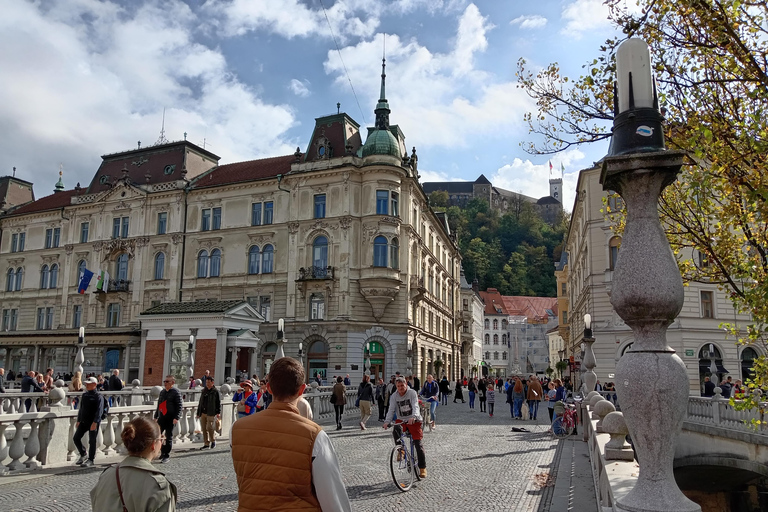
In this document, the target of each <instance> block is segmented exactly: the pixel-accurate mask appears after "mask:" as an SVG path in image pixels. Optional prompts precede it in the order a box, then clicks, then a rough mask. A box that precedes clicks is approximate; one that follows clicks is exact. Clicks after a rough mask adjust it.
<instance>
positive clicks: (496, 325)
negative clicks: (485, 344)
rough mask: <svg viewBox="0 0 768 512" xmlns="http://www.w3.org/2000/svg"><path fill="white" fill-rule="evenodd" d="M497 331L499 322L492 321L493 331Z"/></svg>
mask: <svg viewBox="0 0 768 512" xmlns="http://www.w3.org/2000/svg"><path fill="white" fill-rule="evenodd" d="M498 329H499V321H498V320H494V321H493V330H494V331H496V330H498Z"/></svg>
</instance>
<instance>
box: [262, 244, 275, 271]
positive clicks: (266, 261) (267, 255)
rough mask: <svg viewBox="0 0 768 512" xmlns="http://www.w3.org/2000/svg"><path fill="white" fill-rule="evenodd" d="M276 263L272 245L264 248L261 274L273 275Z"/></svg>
mask: <svg viewBox="0 0 768 512" xmlns="http://www.w3.org/2000/svg"><path fill="white" fill-rule="evenodd" d="M274 261H275V249H274V247H272V246H271V245H265V246H264V252H262V253H261V272H262V273H264V274H271V273H272V267H273V264H274Z"/></svg>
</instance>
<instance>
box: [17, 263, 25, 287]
mask: <svg viewBox="0 0 768 512" xmlns="http://www.w3.org/2000/svg"><path fill="white" fill-rule="evenodd" d="M23 278H24V269H23V268H21V267H19V268H17V269H16V291H17V292H18V291H21V281H22V279H23Z"/></svg>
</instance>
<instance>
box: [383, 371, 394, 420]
mask: <svg viewBox="0 0 768 512" xmlns="http://www.w3.org/2000/svg"><path fill="white" fill-rule="evenodd" d="M395 391H397V386H395V376H394V375H392V377H390V379H389V383H388V384H387V390H386V392H385V393H384V409H385V410H386V411H388V410H389V402H390V400H391V399H392V393H394V392H395ZM384 418H385V419H386V412H385V413H384Z"/></svg>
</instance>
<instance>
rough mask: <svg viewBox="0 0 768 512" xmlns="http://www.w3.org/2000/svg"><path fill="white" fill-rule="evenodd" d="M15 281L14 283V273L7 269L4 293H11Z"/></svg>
mask: <svg viewBox="0 0 768 512" xmlns="http://www.w3.org/2000/svg"><path fill="white" fill-rule="evenodd" d="M15 281H16V272H15V271H14V270H13V269H12V268H9V269H8V277H7V278H6V281H5V291H7V292H12V291H13V287H14V285H15V284H16V282H15Z"/></svg>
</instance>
